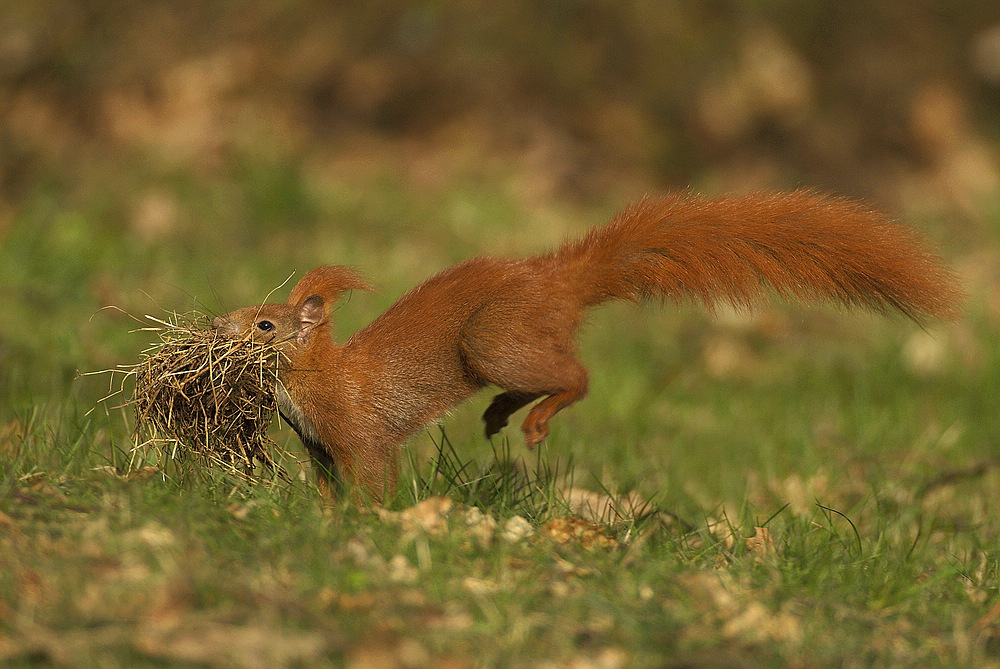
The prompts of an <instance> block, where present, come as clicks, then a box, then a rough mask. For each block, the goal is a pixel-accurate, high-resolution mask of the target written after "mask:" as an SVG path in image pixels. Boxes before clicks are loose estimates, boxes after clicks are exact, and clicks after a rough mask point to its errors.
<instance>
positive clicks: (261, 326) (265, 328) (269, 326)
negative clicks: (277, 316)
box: [257, 321, 274, 332]
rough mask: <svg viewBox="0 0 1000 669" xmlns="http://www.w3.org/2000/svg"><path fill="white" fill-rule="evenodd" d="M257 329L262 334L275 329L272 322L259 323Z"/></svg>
mask: <svg viewBox="0 0 1000 669" xmlns="http://www.w3.org/2000/svg"><path fill="white" fill-rule="evenodd" d="M257 329H258V330H260V331H261V332H270V331H271V330H273V329H274V323H272V322H271V321H260V322H259V323H257Z"/></svg>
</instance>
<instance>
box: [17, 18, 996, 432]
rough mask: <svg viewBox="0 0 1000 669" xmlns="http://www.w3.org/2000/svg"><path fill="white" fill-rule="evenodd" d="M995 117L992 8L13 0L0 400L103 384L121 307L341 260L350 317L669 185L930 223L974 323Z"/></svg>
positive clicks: (988, 259) (991, 248)
mask: <svg viewBox="0 0 1000 669" xmlns="http://www.w3.org/2000/svg"><path fill="white" fill-rule="evenodd" d="M998 137H1000V7H998V5H997V3H996V2H992V1H986V0H983V1H971V0H970V1H959V2H931V1H922V2H912V1H909V0H907V1H887V2H875V3H872V2H863V1H859V0H853V1H846V2H836V3H831V2H820V1H811V0H806V1H801V0H797V1H796V2H787V1H782V0H757V1H750V0H745V1H742V2H736V1H713V2H700V1H699V2H695V1H674V2H653V1H636V2H610V1H599V0H567V1H564V2H534V1H530V2H529V1H520V0H511V1H507V2H499V3H481V2H472V1H457V2H412V1H406V0H404V1H398V0H394V1H393V2H387V1H384V0H374V1H371V2H366V3H326V2H315V1H306V2H296V3H290V2H266V3H264V2H250V3H247V2H231V1H228V0H218V1H215V2H195V1H190V2H185V1H169V2H167V1H156V0H154V1H150V2H141V3H139V2H133V3H128V2H126V3H122V2H102V1H100V0H90V1H88V2H74V3H67V2H61V1H55V0H32V1H30V2H27V1H21V0H7V2H5V3H3V7H2V8H0V311H2V313H3V314H4V315H5V318H3V319H0V369H2V370H3V372H2V375H0V384H2V385H0V403H2V404H4V405H6V406H7V407H8V409H9V410H10V411H13V412H22V413H23V412H26V411H31V410H37V407H38V405H39V402H40V401H41V399H42V398H51V399H56V398H60V397H66V396H68V395H77V394H80V393H82V395H81V396H80V403H81V404H83V405H88V404H89V405H92V404H93V402H94V401H96V399H97V398H98V397H100V395H101V392H102V390H103V389H102V388H99V387H96V386H99V385H100V383H97V382H96V381H95V382H94V384H96V386H95V387H91V385H94V384H90V382H89V381H82V382H81V381H79V380H77V374H78V372H81V371H90V370H97V369H107V368H109V367H113V366H114V365H117V364H120V363H128V362H131V361H132V360H134V359H135V355H136V354H137V353H138V351H139V350H140V349H141V348H142V345H143V344H144V340H143V338H142V337H141V336H140V337H136V336H135V335H130V334H129V332H128V331H129V330H130V329H131V328H132V327H133V326H134V325H135V323H134V322H133V321H132V320H130V319H129V318H128V317H127V316H125V315H124V314H122V313H121V312H118V311H108V310H105V311H101V308H102V307H105V306H108V305H114V306H116V307H118V308H120V309H122V310H124V311H125V312H128V313H129V314H132V315H136V316H141V315H142V314H145V313H154V314H161V315H162V314H163V313H165V312H167V311H186V310H188V309H191V308H198V309H200V310H202V311H208V312H213V313H214V312H219V311H224V310H227V309H230V308H233V307H236V306H241V305H243V304H245V303H249V302H256V301H259V300H260V299H261V298H263V297H264V296H265V295H266V294H267V293H268V292H269V291H270V290H271V289H273V288H275V287H276V286H278V285H280V284H281V283H282V282H283V281H284V280H285V279H286V278H287V277H288V276H289V275H290V274H292V273H293V272H299V273H301V272H303V271H305V270H307V269H308V268H310V267H311V266H313V265H316V264H320V263H345V264H353V265H356V266H358V267H359V268H360V269H361V270H362V271H363V272H365V273H366V274H367V275H368V276H369V277H370V278H371V280H372V281H373V283H375V284H376V285H377V286H378V287H379V288H380V292H379V293H378V294H377V295H376V296H373V297H368V296H356V297H355V302H354V303H353V304H351V305H349V306H348V307H346V308H343V309H341V310H340V312H338V321H339V326H338V329H339V332H340V336H341V337H343V336H345V335H346V334H347V333H349V332H350V331H352V330H353V329H355V328H356V327H359V326H360V325H362V324H364V323H365V322H367V321H368V320H370V319H371V318H372V317H373V316H374V315H375V314H377V313H378V311H379V310H380V309H381V308H383V307H384V306H386V305H387V304H389V303H390V302H391V301H392V300H393V299H395V297H397V296H398V295H399V294H400V293H401V292H402V291H403V290H405V289H406V288H408V287H410V286H412V285H415V284H416V283H417V282H418V281H419V280H421V279H423V278H425V277H426V276H428V275H429V274H431V273H433V272H434V271H436V270H438V269H440V268H442V267H444V266H447V265H448V264H450V263H452V262H454V261H457V260H459V259H461V258H465V257H468V256H470V255H473V254H476V253H482V252H490V253H514V254H523V253H530V252H533V251H536V250H539V249H543V248H546V247H548V246H550V245H551V244H554V243H557V242H558V241H560V240H562V239H563V238H565V237H567V236H569V235H573V234H578V233H580V232H581V231H582V230H584V229H586V228H587V227H589V226H592V225H596V224H598V223H599V222H601V221H602V220H604V219H605V218H606V217H607V216H608V215H609V214H610V213H612V212H613V211H615V210H616V209H617V208H619V207H621V206H622V205H623V204H624V203H625V202H626V201H627V200H629V199H632V198H636V197H639V196H641V195H643V194H645V193H647V192H651V191H661V190H666V189H671V188H691V189H694V190H697V191H701V192H705V193H710V194H711V193H721V192H728V191H738V190H747V189H759V188H794V187H799V186H808V187H814V188H818V189H821V190H829V191H834V192H837V193H841V194H847V195H852V196H860V197H863V198H865V199H867V200H869V201H871V202H873V203H875V204H876V205H878V206H881V207H884V208H886V209H888V210H890V211H892V212H894V213H895V214H896V215H897V216H899V217H900V218H902V219H904V220H906V221H907V223H908V224H912V225H916V226H918V227H921V228H922V229H923V230H925V231H926V232H927V233H928V234H929V235H930V236H931V238H932V239H933V240H934V241H935V242H937V243H938V244H939V246H940V247H941V248H942V250H943V252H944V254H945V255H946V256H947V257H948V259H949V261H950V262H952V263H953V264H954V265H955V266H956V267H957V268H958V269H959V270H960V271H961V272H962V274H963V279H964V280H965V281H966V283H967V286H968V288H969V291H970V294H971V296H972V297H971V300H970V310H971V313H975V314H979V315H980V316H981V317H982V319H983V320H982V323H983V324H984V326H985V327H986V328H987V330H986V331H987V332H988V331H991V330H992V328H993V327H994V326H995V325H996V323H997V320H998V319H1000V304H998V302H997V296H998V295H1000V289H998V285H997V280H998V279H997V277H998V275H1000V260H998V257H997V246H996V244H995V240H996V235H995V228H996V223H997V220H998V219H997V217H996V216H995V215H994V214H995V211H996V209H997V206H996V205H997V202H998V198H997V194H998V192H1000V176H998V174H1000V172H998V158H997V152H996V148H997V140H998ZM284 294H285V293H284V290H279V291H278V292H277V293H276V296H277V298H278V299H282V298H283V297H284ZM634 311H635V310H632V311H629V312H628V314H629V315H627V316H623V317H624V318H627V319H642V318H649V317H648V316H639V315H632V314H633V313H634ZM622 313H625V312H622ZM615 318H616V320H615V322H616V323H620V322H623V321H621V320H619V317H618V316H617V315H616V317H615ZM684 318H687V319H689V321H690V319H691V318H698V317H697V316H692V315H690V314H688V315H687V316H685V317H684ZM689 321H688V322H689ZM624 322H626V323H632V322H633V321H628V320H626V321H624ZM635 322H636V323H638V324H636V325H634V326H633V327H634V328H641V327H646V328H647V329H650V330H657V331H662V328H663V327H664V326H663V321H662V320H658V321H655V323H657V325H649V324H648V323H647V322H646V321H635ZM641 323H647V324H646V325H645V326H642V325H641ZM866 323H867V322H866ZM865 327H868V326H867V325H866V326H865ZM651 336H653V337H660V338H662V339H668V338H669V337H666V338H665V337H662V335H660V334H653V335H651ZM981 337H982V334H981V333H979V334H970V335H969V337H968V339H970V340H977V338H981ZM635 345H637V344H635V342H633V346H635ZM662 345H663V346H670V345H671V344H669V343H668V342H664V343H663V344H662ZM973 348H974V347H973ZM647 353H648V354H649V355H653V356H655V355H656V353H655V351H654V352H647ZM664 355H669V354H664ZM969 355H972V354H969ZM6 420H10V418H7V419H6Z"/></svg>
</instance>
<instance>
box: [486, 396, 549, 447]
mask: <svg viewBox="0 0 1000 669" xmlns="http://www.w3.org/2000/svg"><path fill="white" fill-rule="evenodd" d="M538 397H539V395H537V394H534V393H524V392H516V391H510V390H507V391H504V392H502V393H500V394H499V395H497V396H496V397H494V398H493V401H492V402H490V405H489V406H488V407H486V411H484V412H483V423H485V432H486V438H487V439H489V438H491V437H492V436H493V435H495V434H497V433H498V432H500V430H502V429H503V428H505V427H507V421H508V420H509V419H510V416H511V414H513V413H514V412H515V411H517V410H518V409H520V408H522V407H524V406H525V405H527V404H530V403H531V402H533V401H535V400H536V399H538Z"/></svg>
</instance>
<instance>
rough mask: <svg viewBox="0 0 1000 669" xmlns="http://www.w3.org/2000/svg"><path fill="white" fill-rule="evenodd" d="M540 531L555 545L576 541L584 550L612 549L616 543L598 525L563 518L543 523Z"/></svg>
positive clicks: (577, 519) (578, 519)
mask: <svg viewBox="0 0 1000 669" xmlns="http://www.w3.org/2000/svg"><path fill="white" fill-rule="evenodd" d="M542 531H544V532H545V534H546V535H547V536H548V537H549V538H551V539H552V540H553V541H555V542H556V543H560V544H567V543H569V542H570V541H576V542H578V543H579V544H580V545H581V546H583V547H584V548H586V549H588V550H589V549H592V548H595V547H596V548H614V547H616V546H618V542H617V541H615V540H614V539H612V538H611V537H609V536H608V535H607V534H605V533H604V528H603V527H601V526H600V525H596V524H594V523H591V522H588V521H586V520H581V519H580V518H572V517H569V516H564V517H560V518H553V519H552V520H550V521H549V522H547V523H545V525H544V526H543V527H542Z"/></svg>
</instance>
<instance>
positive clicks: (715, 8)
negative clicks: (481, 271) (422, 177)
mask: <svg viewBox="0 0 1000 669" xmlns="http://www.w3.org/2000/svg"><path fill="white" fill-rule="evenodd" d="M998 31H1000V6H998V5H997V3H995V2H993V1H991V0H961V1H957V2H944V1H934V0H921V1H918V2H913V1H911V0H887V1H883V2H877V3H870V2H864V1H863V0H848V1H845V2H836V3H831V2H823V1H822V0H806V1H797V2H789V1H788V0H714V1H712V2H696V1H694V0H674V1H670V2H662V1H659V0H636V1H632V2H624V3H623V2H615V1H611V0H563V1H560V2H552V1H549V2H534V1H531V0H506V1H504V2H501V3H490V4H484V3H482V2H475V1H473V0H460V1H458V2H440V1H437V2H435V1H424V2H417V1H413V0H403V1H398V0H393V1H388V0H374V1H372V2H366V3H328V2H318V1H315V0H312V1H306V2H299V3H289V2H251V3H244V2H233V1H231V0H219V1H216V2H210V3H202V2H193V1H190V0H153V1H150V2H142V3H138V2H134V3H121V2H110V1H102V0H89V1H88V2H78V3H66V2H61V1H60V0H30V1H28V0H8V2H5V3H4V8H3V9H0V118H3V119H4V121H5V122H4V123H3V124H2V126H0V127H2V129H0V153H2V155H4V157H5V159H4V162H3V165H2V167H0V190H2V192H3V195H4V198H5V199H6V200H7V206H8V208H10V207H11V206H12V204H11V203H12V202H16V201H17V198H18V197H21V196H24V195H25V194H26V193H28V192H30V191H31V190H32V189H33V188H34V186H35V185H36V184H37V182H38V180H39V179H43V178H47V177H51V174H52V173H53V172H55V173H57V174H62V175H64V176H67V178H72V179H78V178H80V173H81V172H84V173H88V176H89V177H90V178H99V177H100V176H101V175H102V174H103V175H106V174H107V170H109V169H110V171H111V172H112V174H113V173H114V170H113V169H111V168H108V167H107V165H103V166H102V168H101V169H99V170H97V173H96V174H95V173H94V170H93V167H94V166H95V161H96V162H97V163H98V164H100V163H102V162H105V161H109V160H110V161H111V162H112V163H115V162H119V163H120V161H121V160H122V159H123V156H124V157H128V158H130V159H131V160H135V159H137V156H142V157H144V158H145V159H146V160H150V161H152V162H153V163H154V164H156V165H159V166H160V167H161V168H163V166H164V165H166V166H173V167H174V168H177V169H185V170H187V169H196V170H202V171H203V172H204V171H208V172H211V171H213V170H218V169H220V168H225V167H228V166H230V165H231V162H232V161H233V160H235V161H236V162H239V156H240V155H241V154H242V153H246V152H249V153H253V154H254V155H255V156H260V155H262V154H263V155H271V156H272V157H273V158H275V159H276V160H278V161H279V162H284V161H291V162H292V163H297V162H298V161H300V160H306V159H308V158H309V157H310V156H312V157H313V158H314V160H316V161H320V162H322V161H324V160H328V159H330V156H336V155H344V154H345V152H348V147H356V145H355V142H354V141H353V140H355V139H357V141H358V143H359V145H360V147H365V146H369V145H370V144H371V141H372V138H373V137H378V138H380V139H382V140H385V139H387V138H388V140H390V141H397V142H398V141H402V140H404V139H406V140H409V141H417V142H420V141H422V142H427V143H429V144H432V145H434V147H435V148H434V151H436V152H438V153H440V152H441V150H442V147H447V146H451V147H456V148H455V151H456V152H458V153H462V151H463V150H464V151H465V152H466V153H465V154H464V159H459V162H461V163H463V165H464V166H468V165H469V164H475V163H476V160H477V158H478V157H480V156H487V157H490V156H496V155H500V156H502V157H505V158H508V159H509V158H511V157H513V158H514V159H515V160H521V161H523V162H525V163H527V165H526V168H527V169H533V170H534V171H535V172H536V173H538V174H539V179H540V180H542V181H544V182H546V183H551V189H549V190H546V191H545V193H543V194H551V191H552V190H555V192H557V193H558V194H562V195H566V194H568V195H572V196H584V195H588V194H590V195H593V191H594V190H595V189H600V188H601V187H606V186H607V185H608V183H609V182H610V183H617V182H621V181H622V180H632V181H633V182H634V181H635V180H642V179H645V180H647V181H648V182H651V183H653V184H655V185H656V186H658V187H662V186H663V185H665V184H667V185H670V184H674V185H686V184H690V183H696V184H698V183H702V184H707V185H708V186H709V187H712V188H719V189H721V188H731V187H748V186H754V187H760V186H768V185H795V184H799V183H803V182H805V183H809V184H811V185H817V186H820V187H827V188H832V189H835V190H840V191H847V192H852V193H861V194H865V195H868V196H870V197H875V198H879V199H883V200H886V201H889V202H893V203H895V202H896V201H897V200H898V195H899V193H898V192H897V190H899V189H901V188H902V189H903V194H904V195H905V194H906V193H907V192H912V191H914V190H916V191H918V192H919V191H921V190H922V186H923V185H924V184H923V181H921V177H924V176H927V175H929V174H932V175H935V176H937V177H940V179H939V181H940V180H944V181H946V182H948V183H947V184H945V185H943V186H941V187H940V190H942V191H944V193H943V195H945V196H947V197H950V198H953V199H956V200H959V202H958V204H959V205H965V204H968V203H967V202H966V200H967V199H968V198H969V197H974V196H977V195H980V194H981V193H982V191H989V190H990V189H992V188H995V187H996V180H997V179H996V174H995V166H994V165H993V164H992V161H991V160H990V159H989V157H987V156H985V155H982V154H983V153H984V150H983V149H982V147H979V148H978V149H977V150H976V151H973V150H972V149H970V146H969V145H970V143H972V144H976V142H977V137H978V136H979V132H980V131H979V130H978V128H979V127H982V126H985V127H986V128H987V131H988V132H989V133H996V132H997V129H998V125H1000V118H998V116H1000V114H998V109H1000V32H998ZM358 138H360V139H358ZM366 139H367V140H369V141H368V142H367V143H366V141H365V140H366ZM352 151H354V152H358V153H364V149H363V148H353V149H352ZM970 152H971V153H970ZM439 157H440V156H439ZM956 161H958V162H962V164H963V165H965V170H966V171H971V172H972V173H973V174H971V175H970V174H966V173H962V172H961V170H960V169H959V168H957V167H955V166H954V165H952V166H951V167H948V166H949V165H951V164H952V163H954V162H956ZM970 162H971V163H972V165H971V166H970ZM984 166H985V167H984ZM435 168H437V169H442V168H445V169H446V168H447V165H445V166H442V165H435ZM949 170H951V171H950V172H949ZM941 171H944V172H948V173H947V174H944V175H941V174H940V172H941ZM984 171H985V172H987V174H984ZM955 172H959V173H958V174H956V173H955ZM112 178H115V177H112ZM956 182H958V183H956ZM970 182H971V183H970ZM713 185H714V186H713ZM907 188H909V190H908V191H907V190H906V189H907Z"/></svg>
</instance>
